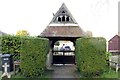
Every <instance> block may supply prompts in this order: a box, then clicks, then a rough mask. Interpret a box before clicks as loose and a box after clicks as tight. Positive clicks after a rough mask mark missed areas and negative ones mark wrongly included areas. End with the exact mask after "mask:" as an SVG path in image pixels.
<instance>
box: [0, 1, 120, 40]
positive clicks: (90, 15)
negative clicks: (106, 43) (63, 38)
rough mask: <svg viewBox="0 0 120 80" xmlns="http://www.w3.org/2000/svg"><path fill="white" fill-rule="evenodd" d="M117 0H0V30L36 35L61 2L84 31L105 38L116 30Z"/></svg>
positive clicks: (49, 19)
mask: <svg viewBox="0 0 120 80" xmlns="http://www.w3.org/2000/svg"><path fill="white" fill-rule="evenodd" d="M118 1H120V0H0V30H1V31H3V32H5V33H8V34H16V32H17V31H18V30H21V29H24V30H27V31H28V32H29V33H30V35H31V36H38V35H39V34H40V33H41V32H42V31H43V30H44V29H45V28H46V27H47V25H48V24H49V23H50V21H51V20H52V18H53V13H56V12H57V11H58V9H59V8H60V6H61V5H62V3H63V2H64V3H65V4H66V6H67V8H68V9H69V11H70V12H71V14H72V15H73V17H74V18H75V20H76V21H77V23H78V24H79V26H80V27H81V28H82V29H83V30H84V31H92V33H93V36H95V37H96V36H98V37H99V36H102V37H105V38H106V39H107V40H109V39H110V38H112V37H113V36H114V35H116V34H117V32H118Z"/></svg>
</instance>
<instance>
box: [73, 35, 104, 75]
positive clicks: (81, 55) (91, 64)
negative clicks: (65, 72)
mask: <svg viewBox="0 0 120 80" xmlns="http://www.w3.org/2000/svg"><path fill="white" fill-rule="evenodd" d="M75 47H76V50H75V54H76V61H77V66H78V69H79V71H80V73H81V74H82V75H83V76H85V77H92V76H96V75H100V74H101V73H102V72H103V71H104V69H105V67H106V54H105V52H106V40H105V39H104V38H102V37H98V38H93V37H91V38H79V39H77V41H76V46H75Z"/></svg>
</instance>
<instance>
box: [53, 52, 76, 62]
mask: <svg viewBox="0 0 120 80" xmlns="http://www.w3.org/2000/svg"><path fill="white" fill-rule="evenodd" d="M53 64H75V54H74V51H53Z"/></svg>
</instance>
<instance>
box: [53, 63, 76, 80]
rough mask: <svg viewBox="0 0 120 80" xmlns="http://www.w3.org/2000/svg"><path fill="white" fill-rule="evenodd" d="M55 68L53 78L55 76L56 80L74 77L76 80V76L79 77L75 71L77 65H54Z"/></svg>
mask: <svg viewBox="0 0 120 80" xmlns="http://www.w3.org/2000/svg"><path fill="white" fill-rule="evenodd" d="M53 69H54V72H53V75H52V78H54V79H55V80H57V79H58V78H69V79H70V78H72V79H73V80H75V79H74V78H76V77H77V74H76V72H75V71H76V65H59V66H58V65H56V66H55V65H54V66H53ZM65 80H66V79H65Z"/></svg>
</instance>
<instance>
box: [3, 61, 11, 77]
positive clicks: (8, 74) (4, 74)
mask: <svg viewBox="0 0 120 80" xmlns="http://www.w3.org/2000/svg"><path fill="white" fill-rule="evenodd" d="M2 67H3V68H4V72H3V74H2V76H1V77H4V76H7V77H8V78H10V77H11V75H10V73H8V72H7V67H9V65H7V63H4V65H2Z"/></svg>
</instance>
